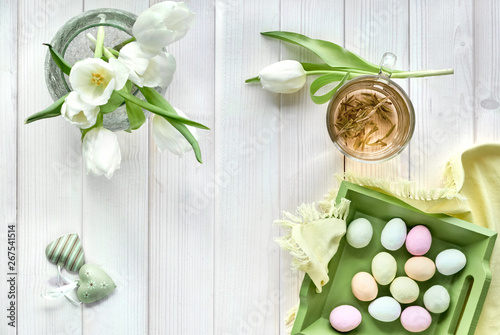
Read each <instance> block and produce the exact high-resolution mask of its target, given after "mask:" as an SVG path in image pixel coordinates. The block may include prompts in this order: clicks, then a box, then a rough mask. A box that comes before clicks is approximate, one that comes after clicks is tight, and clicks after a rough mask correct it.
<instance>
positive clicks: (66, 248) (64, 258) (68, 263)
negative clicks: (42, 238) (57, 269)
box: [45, 233, 84, 271]
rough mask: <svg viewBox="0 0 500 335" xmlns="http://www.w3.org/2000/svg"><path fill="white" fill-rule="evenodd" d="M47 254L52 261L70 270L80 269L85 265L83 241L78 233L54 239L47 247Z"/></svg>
mask: <svg viewBox="0 0 500 335" xmlns="http://www.w3.org/2000/svg"><path fill="white" fill-rule="evenodd" d="M45 255H46V256H47V258H48V260H49V261H50V262H52V263H55V264H57V265H60V266H61V267H65V268H66V269H67V270H68V271H78V270H80V268H81V267H82V266H83V263H84V260H83V249H82V242H81V241H80V237H79V236H78V234H76V233H74V234H68V235H64V236H61V237H59V238H58V239H56V240H54V241H52V242H51V243H50V244H49V245H48V246H47V248H45Z"/></svg>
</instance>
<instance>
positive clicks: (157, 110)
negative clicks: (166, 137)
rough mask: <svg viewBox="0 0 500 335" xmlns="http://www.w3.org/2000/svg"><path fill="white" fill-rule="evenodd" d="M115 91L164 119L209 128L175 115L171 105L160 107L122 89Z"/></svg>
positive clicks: (141, 89)
mask: <svg viewBox="0 0 500 335" xmlns="http://www.w3.org/2000/svg"><path fill="white" fill-rule="evenodd" d="M139 90H140V91H141V92H142V94H143V95H144V92H143V88H139ZM151 90H153V89H151ZM144 91H145V90H144ZM115 92H118V94H120V95H121V96H122V98H124V99H125V100H128V101H131V102H133V103H135V104H136V105H139V106H141V107H142V108H144V109H147V110H148V111H150V112H151V113H154V114H158V115H161V116H163V117H164V118H166V119H172V120H173V121H178V122H180V123H183V124H186V125H188V126H191V127H195V128H200V129H206V130H209V128H207V127H206V126H204V125H202V124H201V123H198V122H195V121H193V120H189V119H186V118H183V117H182V116H179V115H177V113H175V111H173V107H172V106H170V108H169V109H166V108H161V107H158V106H156V105H154V104H152V103H149V102H147V101H144V100H141V99H139V98H137V97H135V96H134V95H132V94H130V93H127V92H124V91H115ZM146 100H147V98H146ZM165 101H166V100H165Z"/></svg>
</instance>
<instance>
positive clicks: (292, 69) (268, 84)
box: [259, 60, 307, 93]
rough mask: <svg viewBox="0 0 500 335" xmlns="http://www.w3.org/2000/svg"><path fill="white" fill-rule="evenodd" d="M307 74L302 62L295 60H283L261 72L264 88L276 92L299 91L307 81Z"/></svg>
mask: <svg viewBox="0 0 500 335" xmlns="http://www.w3.org/2000/svg"><path fill="white" fill-rule="evenodd" d="M306 76H307V75H306V71H305V70H304V68H303V67H302V64H300V63H299V62H297V61H295V60H283V61H281V62H277V63H274V64H271V65H269V66H267V67H265V68H263V69H262V70H261V71H260V72H259V78H260V83H261V84H262V88H264V89H265V90H268V91H271V92H276V93H294V92H297V91H298V90H300V89H301V88H302V87H303V86H304V84H305V83H306Z"/></svg>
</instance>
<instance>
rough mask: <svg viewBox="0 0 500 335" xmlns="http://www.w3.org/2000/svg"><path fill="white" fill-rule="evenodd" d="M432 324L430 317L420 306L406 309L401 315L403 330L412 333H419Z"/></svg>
mask: <svg viewBox="0 0 500 335" xmlns="http://www.w3.org/2000/svg"><path fill="white" fill-rule="evenodd" d="M431 323H432V317H431V315H430V314H429V312H427V310H426V309H425V308H423V307H420V306H410V307H406V308H405V310H404V311H403V313H401V324H402V325H403V327H404V329H406V330H407V331H409V332H412V333H419V332H422V331H424V330H426V329H427V328H429V326H430V325H431Z"/></svg>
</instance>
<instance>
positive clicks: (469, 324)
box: [291, 181, 497, 335]
mask: <svg viewBox="0 0 500 335" xmlns="http://www.w3.org/2000/svg"><path fill="white" fill-rule="evenodd" d="M341 198H346V199H349V200H351V207H350V212H349V217H348V219H347V224H349V223H350V222H351V221H352V220H354V219H357V218H361V217H363V218H366V219H368V220H369V221H370V222H371V223H372V225H373V238H372V240H371V242H370V244H369V245H368V246H366V247H365V248H361V249H355V248H353V247H351V246H350V245H349V244H348V243H347V242H346V240H345V238H343V239H342V241H341V243H340V246H339V249H338V252H337V253H336V254H335V256H334V257H333V258H332V260H331V261H330V263H329V276H330V281H329V282H328V283H327V284H326V285H325V286H324V287H323V291H322V293H319V294H318V293H316V288H315V286H314V284H313V282H312V281H311V279H310V278H309V276H308V275H307V274H306V275H305V277H304V281H303V282H302V287H301V289H300V306H299V310H298V311H297V317H296V319H295V323H294V326H293V329H292V333H291V334H292V335H329V334H346V333H340V332H337V331H336V330H335V329H333V327H332V326H331V325H330V321H329V317H330V312H331V311H332V309H334V308H335V307H337V306H340V305H352V306H354V307H356V308H357V309H359V311H360V312H361V315H362V321H361V324H360V325H359V326H358V327H357V328H356V329H354V330H352V331H351V332H349V333H348V334H353V335H355V334H363V335H376V334H388V335H390V334H401V335H403V334H408V333H409V332H408V331H406V330H405V329H404V328H403V326H402V325H401V322H400V319H399V318H398V319H397V320H396V321H393V322H381V321H377V320H375V319H374V318H372V317H371V316H370V314H369V313H368V306H369V304H370V302H363V301H359V300H357V299H356V298H355V297H354V295H353V294H352V291H351V279H352V277H353V276H354V275H355V274H356V273H358V272H360V271H366V272H369V273H371V262H372V259H373V257H374V256H375V255H376V254H378V253H379V252H381V251H387V252H389V253H390V254H392V255H393V256H394V257H395V258H396V261H397V263H398V269H397V274H396V277H398V276H405V275H406V274H405V272H404V264H405V262H406V260H408V259H409V258H410V257H412V255H410V253H408V251H407V250H406V248H405V247H404V246H403V247H401V248H400V249H399V250H397V251H388V250H385V249H384V247H383V246H382V245H381V243H380V234H381V233H382V229H383V228H384V226H385V224H386V223H387V222H388V221H389V220H390V219H392V218H395V217H399V218H401V219H403V220H404V221H405V222H406V225H407V228H408V230H410V229H411V227H413V226H415V225H418V224H423V225H425V226H426V227H427V228H429V230H430V231H431V234H432V246H431V249H430V250H429V252H428V253H427V254H426V255H425V256H427V257H429V258H430V259H432V260H433V261H434V260H435V259H436V256H437V255H438V254H439V253H440V252H441V251H443V250H445V249H449V248H456V249H459V250H461V251H462V252H463V253H464V254H465V256H466V257H467V264H466V266H465V268H464V269H463V270H462V271H460V272H458V273H457V274H455V275H453V276H444V275H442V274H440V273H439V272H438V271H436V274H435V275H434V276H433V277H432V278H431V279H430V280H428V281H425V282H418V284H419V287H420V295H419V297H418V299H417V300H416V301H415V302H414V303H412V304H407V305H406V304H402V305H401V309H402V310H404V308H406V307H408V306H410V305H418V306H422V307H424V303H423V295H424V293H425V291H426V290H427V289H428V288H429V287H431V286H433V285H437V284H439V285H442V286H444V287H445V288H446V289H447V290H448V292H449V293H450V297H451V303H450V307H449V308H448V310H447V311H445V312H444V313H441V314H433V313H431V316H432V324H431V326H430V327H429V328H428V329H427V330H425V331H423V332H420V333H418V334H422V335H430V334H434V335H448V334H449V335H452V334H453V335H455V334H456V335H472V334H474V330H475V328H476V325H477V322H478V319H479V315H480V313H481V309H482V307H483V304H484V300H485V299H486V293H487V292H488V288H489V286H490V282H491V272H490V266H489V261H490V256H491V253H492V251H493V246H494V244H495V240H496V237H497V233H496V232H494V231H492V230H489V229H486V228H483V227H480V226H477V225H474V224H472V223H470V222H466V221H463V220H459V219H457V218H454V217H450V216H447V215H444V214H426V213H423V212H421V211H419V210H417V209H415V208H413V207H411V206H410V205H408V204H406V203H404V202H402V201H400V200H398V199H396V198H394V197H392V196H389V195H386V194H382V193H380V192H377V191H374V190H371V189H367V188H365V187H361V186H359V185H355V184H352V183H348V182H345V181H344V182H343V183H342V185H341V187H340V190H339V193H338V195H337V203H338V202H339V201H340V199H341ZM389 286H390V285H386V286H381V285H378V289H379V293H378V296H377V297H382V296H390V292H389Z"/></svg>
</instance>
